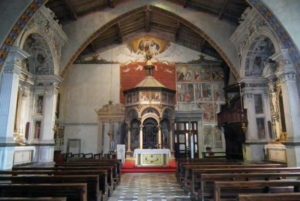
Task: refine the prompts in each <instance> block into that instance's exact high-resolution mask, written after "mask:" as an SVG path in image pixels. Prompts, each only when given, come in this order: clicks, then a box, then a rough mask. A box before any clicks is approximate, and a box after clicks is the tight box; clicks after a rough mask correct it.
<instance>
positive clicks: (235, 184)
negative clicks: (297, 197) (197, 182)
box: [214, 180, 300, 201]
mask: <svg viewBox="0 0 300 201" xmlns="http://www.w3.org/2000/svg"><path fill="white" fill-rule="evenodd" d="M214 186H215V187H214V200H215V201H222V200H224V199H225V200H226V201H227V200H229V199H232V200H237V198H238V194H241V193H248V194H252V193H276V187H284V188H289V189H290V190H292V191H294V192H299V190H300V181H299V180H270V181H215V182H214ZM273 191H275V192H273Z"/></svg>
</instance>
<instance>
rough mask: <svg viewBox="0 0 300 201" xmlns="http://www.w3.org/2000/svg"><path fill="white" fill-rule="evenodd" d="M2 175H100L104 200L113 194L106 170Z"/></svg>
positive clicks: (30, 171) (18, 172) (3, 173)
mask: <svg viewBox="0 0 300 201" xmlns="http://www.w3.org/2000/svg"><path fill="white" fill-rule="evenodd" d="M0 175H13V176H17V175H61V176H63V175H98V178H99V190H100V191H101V192H102V200H107V199H108V196H109V195H110V194H111V193H112V192H111V188H110V187H109V185H108V181H107V172H106V170H101V169H100V170H99V169H79V170H72V169H71V170H53V169H52V170H51V169H50V170H43V169H42V170H38V169H34V170H13V171H0Z"/></svg>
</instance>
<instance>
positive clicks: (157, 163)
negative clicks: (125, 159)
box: [133, 149, 171, 167]
mask: <svg viewBox="0 0 300 201" xmlns="http://www.w3.org/2000/svg"><path fill="white" fill-rule="evenodd" d="M133 156H134V158H135V165H136V166H138V167H163V166H168V165H169V159H170V157H171V152H170V149H135V150H134V153H133Z"/></svg>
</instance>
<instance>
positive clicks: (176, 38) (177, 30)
mask: <svg viewBox="0 0 300 201" xmlns="http://www.w3.org/2000/svg"><path fill="white" fill-rule="evenodd" d="M180 30H181V23H180V22H179V21H177V27H176V32H175V41H177V40H178V39H179V35H180Z"/></svg>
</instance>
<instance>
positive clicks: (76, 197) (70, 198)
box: [0, 183, 87, 201]
mask: <svg viewBox="0 0 300 201" xmlns="http://www.w3.org/2000/svg"><path fill="white" fill-rule="evenodd" d="M0 195H1V197H45V196H47V197H49V196H50V197H55V196H56V197H66V198H67V201H87V185H86V184H85V183H75V184H74V183H72V184H69V183H68V184H12V183H11V184H3V183H0Z"/></svg>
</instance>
